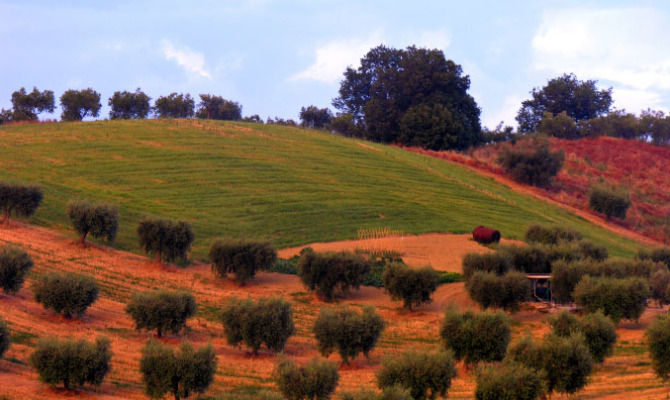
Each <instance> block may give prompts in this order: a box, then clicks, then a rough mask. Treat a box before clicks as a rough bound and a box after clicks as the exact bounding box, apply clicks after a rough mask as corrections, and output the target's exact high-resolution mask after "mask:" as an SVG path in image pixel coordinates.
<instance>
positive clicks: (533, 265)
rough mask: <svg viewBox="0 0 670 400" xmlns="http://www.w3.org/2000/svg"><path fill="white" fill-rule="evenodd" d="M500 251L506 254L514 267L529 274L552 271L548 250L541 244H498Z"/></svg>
mask: <svg viewBox="0 0 670 400" xmlns="http://www.w3.org/2000/svg"><path fill="white" fill-rule="evenodd" d="M498 252H500V253H502V254H504V255H506V256H507V257H508V258H509V259H510V260H511V263H512V267H513V268H514V269H517V270H519V271H523V272H525V273H528V274H545V273H550V272H551V263H550V262H549V257H548V256H547V252H546V251H545V250H544V249H543V248H541V247H539V246H509V245H508V246H505V245H502V246H498Z"/></svg>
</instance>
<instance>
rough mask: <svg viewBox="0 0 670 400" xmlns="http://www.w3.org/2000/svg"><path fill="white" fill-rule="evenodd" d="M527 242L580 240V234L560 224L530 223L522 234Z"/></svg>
mask: <svg viewBox="0 0 670 400" xmlns="http://www.w3.org/2000/svg"><path fill="white" fill-rule="evenodd" d="M524 238H525V241H526V242H528V243H539V244H549V245H552V244H558V243H560V242H574V241H579V240H582V234H581V233H579V232H577V231H573V230H571V229H568V228H564V227H560V226H544V225H531V226H529V227H528V229H527V230H526V234H525V236H524Z"/></svg>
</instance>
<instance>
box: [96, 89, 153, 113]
mask: <svg viewBox="0 0 670 400" xmlns="http://www.w3.org/2000/svg"><path fill="white" fill-rule="evenodd" d="M150 100H151V97H149V96H147V94H146V93H144V92H143V91H142V90H140V88H137V89H136V90H135V92H134V93H133V92H128V91H125V90H124V91H123V92H118V91H117V92H114V95H113V96H112V97H110V98H109V102H108V103H107V104H108V105H109V106H110V107H111V108H112V109H111V110H110V111H109V118H110V119H144V118H146V117H147V115H149V112H150V111H151V106H150V105H149V101H150Z"/></svg>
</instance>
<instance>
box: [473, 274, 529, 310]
mask: <svg viewBox="0 0 670 400" xmlns="http://www.w3.org/2000/svg"><path fill="white" fill-rule="evenodd" d="M465 288H466V289H467V291H468V294H469V295H470V297H471V298H472V300H474V301H476V302H477V303H479V304H480V305H481V306H482V307H484V308H485V309H487V308H489V307H494V308H500V309H504V310H508V311H512V312H514V311H518V310H519V307H520V305H521V303H522V302H524V301H527V300H528V299H529V298H530V295H531V291H530V284H529V283H528V279H527V278H526V275H525V274H523V273H522V272H518V271H510V272H507V273H505V274H503V275H496V274H494V273H492V272H481V271H478V272H475V273H474V274H473V275H472V276H470V278H469V279H468V280H467V281H466V282H465Z"/></svg>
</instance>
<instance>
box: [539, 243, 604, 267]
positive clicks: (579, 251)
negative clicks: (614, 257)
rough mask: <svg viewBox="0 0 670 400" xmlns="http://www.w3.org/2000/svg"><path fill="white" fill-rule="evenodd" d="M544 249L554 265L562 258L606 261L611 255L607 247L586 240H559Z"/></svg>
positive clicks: (567, 259)
mask: <svg viewBox="0 0 670 400" xmlns="http://www.w3.org/2000/svg"><path fill="white" fill-rule="evenodd" d="M544 249H545V251H546V253H547V257H548V258H549V261H550V262H551V263H552V265H553V263H554V262H556V261H560V260H563V261H568V262H572V261H579V260H584V259H592V260H595V261H604V260H605V259H607V257H608V256H609V254H608V252H607V248H605V247H604V246H597V245H595V244H593V243H591V242H589V241H586V240H580V241H574V242H559V243H558V244H556V245H550V246H545V247H544Z"/></svg>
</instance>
